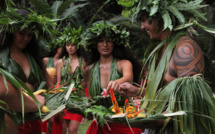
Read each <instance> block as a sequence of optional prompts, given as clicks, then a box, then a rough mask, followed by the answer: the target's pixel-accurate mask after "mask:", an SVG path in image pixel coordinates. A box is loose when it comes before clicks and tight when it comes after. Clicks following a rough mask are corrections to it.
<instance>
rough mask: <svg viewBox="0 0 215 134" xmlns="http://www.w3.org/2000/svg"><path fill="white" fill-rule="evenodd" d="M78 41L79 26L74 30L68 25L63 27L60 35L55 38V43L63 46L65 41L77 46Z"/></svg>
mask: <svg viewBox="0 0 215 134" xmlns="http://www.w3.org/2000/svg"><path fill="white" fill-rule="evenodd" d="M80 42H81V27H79V28H78V29H77V30H76V29H75V28H72V27H71V26H69V27H68V28H65V29H64V31H63V33H62V35H61V36H60V37H59V38H58V39H57V44H59V46H61V47H63V46H64V45H65V44H66V43H71V44H75V45H76V46H77V47H79V45H80Z"/></svg>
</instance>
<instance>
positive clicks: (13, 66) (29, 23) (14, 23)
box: [0, 9, 56, 133]
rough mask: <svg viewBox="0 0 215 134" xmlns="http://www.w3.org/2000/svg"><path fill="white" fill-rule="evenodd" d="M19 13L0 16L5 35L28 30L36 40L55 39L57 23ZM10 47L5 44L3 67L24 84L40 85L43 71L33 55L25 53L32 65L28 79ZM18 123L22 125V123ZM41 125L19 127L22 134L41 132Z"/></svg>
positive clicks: (6, 12) (15, 10)
mask: <svg viewBox="0 0 215 134" xmlns="http://www.w3.org/2000/svg"><path fill="white" fill-rule="evenodd" d="M17 11H19V10H17V9H8V10H7V11H5V12H2V13H1V14H0V24H1V27H0V32H6V34H5V35H7V34H14V33H15V32H16V31H18V30H23V29H25V28H28V29H30V30H31V31H32V32H33V33H34V35H35V37H36V39H39V37H41V36H43V37H45V38H47V39H50V37H53V35H52V32H51V29H53V28H54V26H55V25H56V23H55V22H54V21H53V20H50V19H49V18H46V17H43V16H41V15H37V14H36V13H35V12H33V11H30V12H29V14H27V16H22V15H21V14H19V13H18V12H17ZM5 38H7V37H6V36H4V37H3V42H1V44H4V41H5V40H4V39H5ZM6 45H7V46H6ZM8 46H9V44H5V46H4V47H3V48H4V49H3V50H1V58H0V64H1V66H3V67H4V68H5V70H7V71H9V72H10V73H12V74H13V75H15V76H16V77H17V79H21V80H22V82H28V83H30V84H32V85H33V86H37V85H38V84H40V83H41V82H42V81H43V80H44V79H43V78H44V77H43V71H42V70H41V68H40V67H39V66H38V64H37V63H36V61H35V59H34V58H33V57H32V55H31V54H30V53H28V52H27V51H24V52H25V54H26V56H27V59H28V61H29V63H30V75H29V77H28V78H26V76H25V74H24V72H23V70H22V68H21V67H20V66H19V64H18V63H16V61H15V60H13V59H12V58H11V57H10V50H9V47H8ZM12 84H13V83H12ZM35 89H36V87H35ZM32 95H33V94H32ZM34 98H35V97H34ZM18 122H19V123H20V121H18ZM41 123H42V122H41V121H40V120H37V121H32V122H31V123H30V122H29V123H28V124H23V125H22V126H21V127H19V133H22V132H24V131H29V132H31V131H40V132H41V130H42V128H41ZM1 125H2V124H1ZM31 125H32V126H31Z"/></svg>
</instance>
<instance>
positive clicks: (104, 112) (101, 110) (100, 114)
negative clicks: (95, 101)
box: [85, 105, 113, 126]
mask: <svg viewBox="0 0 215 134" xmlns="http://www.w3.org/2000/svg"><path fill="white" fill-rule="evenodd" d="M88 113H91V114H92V115H93V116H94V117H95V118H96V119H98V122H99V124H100V125H101V126H104V124H106V122H105V120H104V117H105V116H109V115H112V114H113V113H112V112H111V111H109V110H108V109H107V108H106V107H104V106H101V105H99V106H97V105H94V106H92V107H90V108H88V109H86V111H85V114H86V115H87V114H88Z"/></svg>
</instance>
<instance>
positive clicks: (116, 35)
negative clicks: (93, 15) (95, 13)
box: [82, 22, 130, 48]
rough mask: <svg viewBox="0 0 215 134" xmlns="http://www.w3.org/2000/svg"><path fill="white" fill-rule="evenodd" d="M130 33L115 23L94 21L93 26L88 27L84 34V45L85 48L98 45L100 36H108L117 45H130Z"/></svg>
mask: <svg viewBox="0 0 215 134" xmlns="http://www.w3.org/2000/svg"><path fill="white" fill-rule="evenodd" d="M129 35H130V33H129V32H128V31H126V30H125V29H123V30H121V29H118V28H117V27H116V26H115V25H112V24H108V23H107V22H104V23H97V24H96V23H94V24H93V27H91V28H88V29H87V30H86V31H85V33H84V34H83V35H82V39H83V40H82V45H83V46H84V47H85V48H90V47H96V46H95V45H96V42H97V40H98V38H101V37H102V36H106V37H108V39H109V40H110V41H112V42H114V44H116V45H124V46H126V47H129Z"/></svg>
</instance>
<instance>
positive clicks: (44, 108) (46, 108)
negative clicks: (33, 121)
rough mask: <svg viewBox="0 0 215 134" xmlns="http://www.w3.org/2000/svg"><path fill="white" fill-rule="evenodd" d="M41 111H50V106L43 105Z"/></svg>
mask: <svg viewBox="0 0 215 134" xmlns="http://www.w3.org/2000/svg"><path fill="white" fill-rule="evenodd" d="M41 111H42V112H43V113H48V112H49V108H48V107H47V106H43V107H42V108H41Z"/></svg>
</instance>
